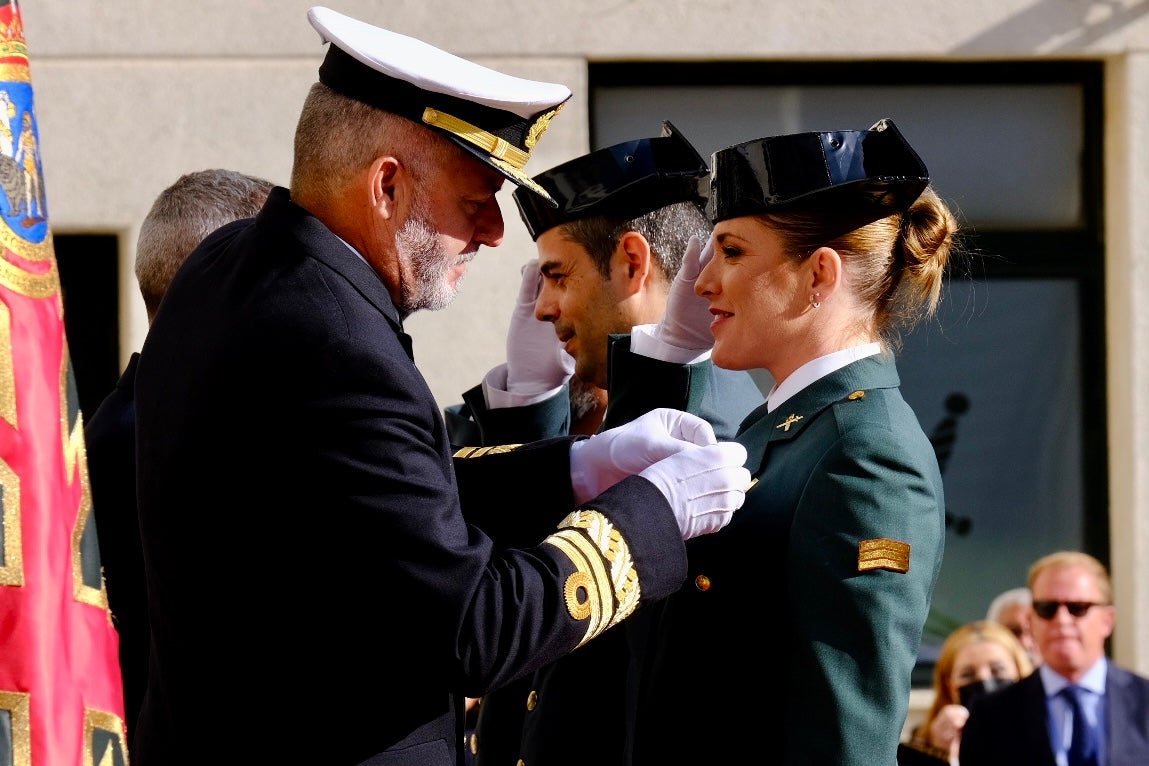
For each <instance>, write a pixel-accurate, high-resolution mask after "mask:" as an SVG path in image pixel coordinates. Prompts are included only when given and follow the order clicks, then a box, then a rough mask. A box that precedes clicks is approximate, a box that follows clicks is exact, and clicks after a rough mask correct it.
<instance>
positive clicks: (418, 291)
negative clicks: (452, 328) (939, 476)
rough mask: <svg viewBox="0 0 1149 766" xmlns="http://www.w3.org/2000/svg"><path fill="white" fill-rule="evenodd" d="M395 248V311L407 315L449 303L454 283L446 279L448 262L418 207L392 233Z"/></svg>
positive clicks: (452, 298) (436, 235)
mask: <svg viewBox="0 0 1149 766" xmlns="http://www.w3.org/2000/svg"><path fill="white" fill-rule="evenodd" d="M395 247H396V249H397V250H398V252H399V264H400V268H402V270H403V271H402V273H403V279H402V284H401V285H400V296H399V301H400V305H399V307H398V308H399V311H400V312H402V314H403V315H404V316H407V315H410V314H411V313H413V312H415V311H419V310H421V309H426V310H427V311H438V310H439V309H445V308H447V306H449V305H451V301H453V300H455V295H457V294H458V289H457V287H458V286H457V285H456V286H455V287H452V286H451V285H450V283H449V282H447V272H448V270H449V269H450V266H451V262H450V259H449V258H448V256H447V254H446V253H445V252H443V246H442V245H441V244H440V243H439V236H438V232H436V231H435V230H434V229H433V228H432V227H431V225H430V224H429V223H428V222H427V215H426V210H425V209H423V208H422V206H420V207H418V208H417V209H416V210H415V211H414V213H413V214H412V216H411V217H410V218H409V219H407V222H406V223H404V224H403V228H402V229H400V230H399V231H398V232H397V233H396V234H395ZM460 281H461V280H460Z"/></svg>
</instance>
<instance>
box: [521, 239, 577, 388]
mask: <svg viewBox="0 0 1149 766" xmlns="http://www.w3.org/2000/svg"><path fill="white" fill-rule="evenodd" d="M542 281H543V276H542V274H540V273H539V259H538V258H532V259H531V260H529V261H527V262H526V265H524V266H523V280H522V282H521V283H520V285H519V296H518V299H517V300H516V301H515V310H514V313H512V314H511V325H510V328H509V329H508V330H507V389H506V390H507V391H508V392H510V393H513V394H540V393H543V392H545V391H550V390H552V389H555V388H558V387H559V386H561V385H562V384H563V383H566V382H567V380H568V379H570V376H571V374H573V373H574V369H575V360H574V357H573V356H571V355H570V354H568V353H567V352H566V351H565V350H563V345H562V343H560V342H559V338H558V336H557V335H555V328H554V325H552V324H551V323H550V322H541V321H539V320H538V319H536V318H535V300H536V299H537V298H538V297H539V288H540V286H541V285H542Z"/></svg>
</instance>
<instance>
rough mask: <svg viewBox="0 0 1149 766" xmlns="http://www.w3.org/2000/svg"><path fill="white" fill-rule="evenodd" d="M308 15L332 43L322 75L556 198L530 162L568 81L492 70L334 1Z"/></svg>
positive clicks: (559, 106) (564, 98)
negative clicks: (531, 172) (346, 11)
mask: <svg viewBox="0 0 1149 766" xmlns="http://www.w3.org/2000/svg"><path fill="white" fill-rule="evenodd" d="M307 18H308V20H309V21H310V22H311V25H312V26H313V27H315V30H316V31H317V32H319V36H320V39H321V40H322V41H323V42H324V43H330V46H329V47H328V49H327V55H326V56H325V57H324V59H323V63H322V65H320V67H319V81H320V82H322V83H323V84H324V85H326V86H327V87H329V88H331V89H332V90H334V91H336V92H338V93H341V94H343V95H344V96H347V97H349V98H353V99H356V100H357V101H362V102H364V103H366V104H370V105H371V106H374V107H376V108H378V109H383V110H384V111H388V112H392V113H394V114H398V115H401V116H403V117H406V118H408V119H410V120H413V121H415V122H417V123H420V124H421V125H425V126H427V127H428V128H430V129H432V130H434V131H437V132H438V133H440V134H441V135H443V136H445V137H446V138H447V139H448V140H450V141H452V142H453V143H455V144H457V145H458V146H460V147H461V148H463V149H464V150H466V151H467V152H469V153H470V154H472V155H474V156H475V157H476V158H478V159H479V160H481V161H482V162H485V163H486V164H487V165H490V166H491V167H493V168H494V169H495V170H497V171H499V172H500V173H502V174H503V176H504V177H506V178H508V179H510V180H511V181H513V182H515V183H516V184H518V185H519V186H520V187H527V188H529V189H531V191H533V192H534V193H536V194H539V195H542V196H543V197H546V198H547V201H548V202H550V199H549V197H547V194H546V192H544V191H543V190H542V188H541V187H539V186H538V185H537V184H536V183H535V182H534V181H532V180H531V178H530V176H528V175H527V174H526V172H525V170H524V167H525V166H526V164H527V160H529V159H530V158H531V150H532V149H534V148H535V145H536V144H537V143H538V142H539V139H540V138H542V135H543V133H544V132H546V129H547V127H548V126H549V125H550V121H551V118H552V117H554V116H555V115H556V114H557V113H558V112H559V111H560V110H561V109H562V107H563V105H564V104H565V102H566V101H567V99H569V98H570V97H571V91H570V89H569V88H567V87H566V86H565V85H560V84H558V83H551V82H541V81H537V80H524V79H522V78H521V77H513V76H511V75H508V74H504V73H502V72H498V71H496V70H494V69H488V68H487V67H485V66H481V65H479V64H476V63H474V62H472V61H468V60H466V59H462V58H459V57H458V56H454V55H452V54H450V53H447V52H446V51H443V50H440V49H438V48H436V47H434V46H432V45H428V44H427V43H425V42H423V41H422V40H417V39H415V38H413V37H407V36H406V35H401V34H398V33H396V32H391V31H389V30H386V29H381V28H380V27H375V26H372V25H370V24H367V23H365V22H362V21H358V20H357V19H353V18H351V17H350V16H345V15H343V14H342V13H337V12H336V11H333V10H331V9H330V8H324V7H322V6H315V7H313V8H311V9H310V10H308V11H307Z"/></svg>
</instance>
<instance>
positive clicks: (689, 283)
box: [654, 236, 714, 353]
mask: <svg viewBox="0 0 1149 766" xmlns="http://www.w3.org/2000/svg"><path fill="white" fill-rule="evenodd" d="M712 257H714V238H713V236H711V237H708V238H707V240H706V245H705V246H703V244H702V240H700V239H699V238H698V237H691V238H690V242H688V243H687V245H686V254H685V255H683V256H682V268H680V269H679V270H678V273H677V274H676V275H675V276H674V281H673V282H671V283H670V294H669V295H668V296H667V299H666V313H664V314H663V315H662V319H660V320H659V321H658V325H657V326H656V327H655V328H654V337H655V338H657V339H658V340H660V341H662V342H663V343H667V344H669V345H671V346H674V347H675V348H681V349H684V350H689V351H697V352H698V353H702V352H704V351H706V350H708V349H710V348H712V347H713V346H714V334H713V333H711V332H710V322H711V321H712V320H713V319H714V317H713V316H711V315H710V301H708V300H706V299H705V298H703V297H702V296H701V295H699V294H698V293H696V292H694V283H695V282H696V281H698V275H699V274H701V273H702V269H703V268H705V267H706V264H707V263H709V262H710V259H711V258H712Z"/></svg>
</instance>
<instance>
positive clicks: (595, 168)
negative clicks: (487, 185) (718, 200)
mask: <svg viewBox="0 0 1149 766" xmlns="http://www.w3.org/2000/svg"><path fill="white" fill-rule="evenodd" d="M709 172H710V171H709V168H707V167H706V161H705V160H703V159H702V156H701V155H699V153H698V151H697V150H696V149H695V148H694V147H693V146H691V145H690V142H688V141H687V140H686V139H685V138H683V137H682V134H681V133H679V132H678V130H677V129H676V128H675V127H674V126H673V125H671V124H670V123H669V122H663V123H662V134H661V135H660V136H659V137H657V138H640V139H637V140H634V141H624V142H623V143H621V144H615V145H614V146H609V147H607V148H605V149H599V150H597V151H594V152H591V153H589V154H584V155H582V156H581V157H576V158H575V159H573V160H570V161H569V162H564V163H563V164H561V165H558V166H556V167H553V168H551V169H550V170H546V171H543V172H542V173H539V174H538V175H536V176H534V181H535V182H536V183H537V184H538V185H539V186H541V187H543V189H544V190H545V191H546V192H547V193H548V194H549V195H550V197H551V198H552V199H554V201H555V202H556V203H558V207H552V206H550V205H547V204H545V203H544V202H543V200H542V199H540V198H539V197H538V196H536V195H532V194H527V193H525V191H524V190H523V189H522V188H519V189H515V194H514V199H515V204H517V205H518V206H519V215H520V216H522V219H523V223H525V224H526V226H527V231H529V232H530V234H531V239H535V240H537V239H538V238H539V236H540V235H541V234H542V233H543V232H545V231H547V230H548V229H552V228H554V227H555V226H558V225H559V224H563V223H568V222H570V221H574V220H578V219H580V218H589V217H590V216H598V215H608V216H612V217H615V218H621V219H627V220H629V219H632V218H637V217H638V216H640V215H645V214H646V213H649V212H651V211H653V210H657V209H658V208H660V207H665V206H666V205H670V204H673V203H676V202H693V203H694V204H696V205H698V207H699V208H700V209H701V208H702V207H703V206H704V205H705V204H706V179H707V175H708V174H709Z"/></svg>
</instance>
